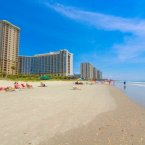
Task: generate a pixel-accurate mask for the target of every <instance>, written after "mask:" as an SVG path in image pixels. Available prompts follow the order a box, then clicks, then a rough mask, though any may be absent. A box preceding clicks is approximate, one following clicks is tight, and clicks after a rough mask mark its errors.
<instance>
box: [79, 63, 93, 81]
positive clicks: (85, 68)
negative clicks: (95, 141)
mask: <svg viewBox="0 0 145 145" xmlns="http://www.w3.org/2000/svg"><path fill="white" fill-rule="evenodd" d="M81 78H82V79H85V80H92V79H93V65H92V64H90V63H81Z"/></svg>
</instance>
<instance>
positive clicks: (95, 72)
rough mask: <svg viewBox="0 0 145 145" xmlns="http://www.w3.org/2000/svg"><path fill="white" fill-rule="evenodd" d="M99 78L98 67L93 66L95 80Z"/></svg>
mask: <svg viewBox="0 0 145 145" xmlns="http://www.w3.org/2000/svg"><path fill="white" fill-rule="evenodd" d="M97 79H98V75H97V69H96V68H95V67H93V80H97Z"/></svg>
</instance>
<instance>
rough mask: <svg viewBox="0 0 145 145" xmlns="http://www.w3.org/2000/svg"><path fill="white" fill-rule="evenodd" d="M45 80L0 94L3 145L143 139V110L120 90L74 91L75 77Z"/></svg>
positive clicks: (113, 144)
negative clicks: (73, 79)
mask: <svg viewBox="0 0 145 145" xmlns="http://www.w3.org/2000/svg"><path fill="white" fill-rule="evenodd" d="M45 83H46V85H47V87H44V88H41V87H38V86H39V85H40V83H39V82H33V83H30V84H32V85H33V86H34V88H33V89H24V90H19V91H15V92H2V93H0V130H1V131H0V143H1V144H2V145H144V144H145V123H144V120H145V110H144V108H141V107H140V106H138V105H136V104H135V103H134V102H132V101H130V100H129V99H128V97H127V96H125V95H124V94H123V93H122V92H121V91H119V90H118V89H116V88H114V87H112V86H108V85H102V84H94V85H87V84H85V85H80V86H79V87H80V90H73V86H74V84H73V82H63V81H59V82H55V81H50V82H45ZM0 84H1V85H2V86H9V85H13V82H8V81H0Z"/></svg>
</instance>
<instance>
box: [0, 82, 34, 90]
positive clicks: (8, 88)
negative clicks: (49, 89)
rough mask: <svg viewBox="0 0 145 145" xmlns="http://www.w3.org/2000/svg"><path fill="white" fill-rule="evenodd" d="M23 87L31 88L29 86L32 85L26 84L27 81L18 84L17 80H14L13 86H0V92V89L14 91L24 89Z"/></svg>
mask: <svg viewBox="0 0 145 145" xmlns="http://www.w3.org/2000/svg"><path fill="white" fill-rule="evenodd" d="M25 88H28V89H31V88H33V86H32V85H30V84H28V83H26V84H24V83H21V84H19V83H18V82H14V86H13V87H12V86H8V87H0V92H2V91H5V92H12V91H16V90H19V89H25Z"/></svg>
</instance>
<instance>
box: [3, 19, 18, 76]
mask: <svg viewBox="0 0 145 145" xmlns="http://www.w3.org/2000/svg"><path fill="white" fill-rule="evenodd" d="M19 33H20V28H19V27H17V26H15V25H13V24H11V23H10V22H8V21H6V20H2V21H0V73H2V74H6V75H11V74H12V75H13V74H17V73H18V49H19Z"/></svg>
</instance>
